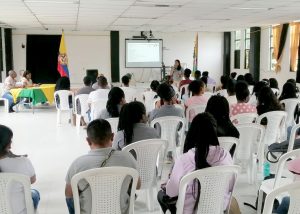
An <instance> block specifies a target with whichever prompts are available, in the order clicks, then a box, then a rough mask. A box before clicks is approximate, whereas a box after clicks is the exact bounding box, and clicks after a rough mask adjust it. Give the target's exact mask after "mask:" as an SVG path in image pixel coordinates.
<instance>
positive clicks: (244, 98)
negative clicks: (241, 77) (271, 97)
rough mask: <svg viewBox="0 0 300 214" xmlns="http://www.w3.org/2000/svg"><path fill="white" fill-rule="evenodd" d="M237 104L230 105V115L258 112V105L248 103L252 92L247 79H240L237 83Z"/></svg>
mask: <svg viewBox="0 0 300 214" xmlns="http://www.w3.org/2000/svg"><path fill="white" fill-rule="evenodd" d="M235 91H236V94H235V95H236V99H237V104H233V105H231V106H230V116H234V115H237V114H242V113H256V106H254V105H251V104H250V103H248V101H249V99H250V97H249V95H250V92H249V89H248V84H247V82H245V81H238V82H237V83H236V85H235Z"/></svg>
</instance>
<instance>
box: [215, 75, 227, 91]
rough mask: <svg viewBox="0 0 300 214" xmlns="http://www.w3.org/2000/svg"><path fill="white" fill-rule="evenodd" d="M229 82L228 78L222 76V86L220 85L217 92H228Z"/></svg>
mask: <svg viewBox="0 0 300 214" xmlns="http://www.w3.org/2000/svg"><path fill="white" fill-rule="evenodd" d="M228 80H229V77H228V76H226V75H222V76H221V78H220V82H221V85H219V86H218V87H217V89H216V90H217V91H220V90H226V89H227V83H228Z"/></svg>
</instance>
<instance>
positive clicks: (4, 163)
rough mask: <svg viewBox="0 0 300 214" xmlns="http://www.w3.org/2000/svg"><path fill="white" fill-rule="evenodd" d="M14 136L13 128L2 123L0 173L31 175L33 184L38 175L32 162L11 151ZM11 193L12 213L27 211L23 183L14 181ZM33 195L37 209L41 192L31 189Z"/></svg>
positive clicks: (0, 126)
mask: <svg viewBox="0 0 300 214" xmlns="http://www.w3.org/2000/svg"><path fill="white" fill-rule="evenodd" d="M12 138H13V132H12V130H11V129H10V128H8V127H6V126H4V125H0V173H1V172H7V173H17V174H22V175H26V176H28V177H30V182H31V183H32V184H33V183H34V182H35V181H36V176H35V171H34V168H33V166H32V163H31V162H30V160H29V159H28V158H27V157H26V156H21V155H15V154H13V153H12V152H11V150H10V149H11V144H12ZM10 193H11V195H10V197H11V199H10V202H11V208H12V213H26V206H25V200H24V190H23V188H22V185H20V184H18V183H14V184H13V185H12V186H11V190H10ZM31 195H32V200H33V205H34V208H35V209H36V208H37V206H38V203H39V200H40V194H39V192H38V191H37V190H31ZM1 197H3V196H1Z"/></svg>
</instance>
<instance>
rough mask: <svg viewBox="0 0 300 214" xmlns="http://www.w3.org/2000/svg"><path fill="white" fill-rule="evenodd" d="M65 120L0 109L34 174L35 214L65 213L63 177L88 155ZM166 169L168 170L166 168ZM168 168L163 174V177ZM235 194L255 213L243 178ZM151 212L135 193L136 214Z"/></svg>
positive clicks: (48, 112)
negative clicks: (37, 193)
mask: <svg viewBox="0 0 300 214" xmlns="http://www.w3.org/2000/svg"><path fill="white" fill-rule="evenodd" d="M65 116H66V117H65V118H64V119H63V120H62V121H63V124H62V125H61V126H57V125H56V110H55V108H54V107H48V108H43V109H37V110H36V111H35V113H34V114H32V112H31V111H30V110H23V111H21V112H19V113H12V114H7V113H4V112H3V108H2V107H0V124H4V125H7V126H9V127H10V128H11V129H12V130H13V132H14V138H13V145H12V149H13V151H14V152H15V153H16V154H28V157H29V158H30V159H31V161H32V163H33V165H34V167H35V170H36V174H37V182H36V184H34V185H33V186H34V188H36V189H38V190H39V191H40V193H41V202H40V206H39V210H38V213H39V214H66V213H68V211H67V207H66V205H65V198H64V187H65V181H64V179H65V175H66V171H67V169H68V167H69V165H70V164H71V162H72V161H73V160H74V159H75V158H77V157H78V156H80V155H82V154H85V153H87V152H88V150H89V147H88V145H87V143H86V142H85V131H83V130H81V132H80V133H79V134H78V133H77V132H76V129H75V127H73V126H71V125H70V124H68V122H67V114H66V115H65ZM166 168H170V166H167V167H166ZM167 173H168V169H166V170H165V171H164V174H165V176H163V177H166V175H167ZM235 195H236V197H237V199H238V202H239V204H240V206H241V210H242V213H245V214H250V213H255V212H254V210H252V209H251V208H248V207H245V206H244V205H243V202H248V203H249V202H250V203H252V204H253V203H254V201H255V198H256V188H255V185H252V186H251V185H248V184H247V182H246V177H245V175H241V176H240V177H239V180H238V183H237V186H236V190H235ZM155 203H156V209H155V211H154V212H147V209H146V204H145V194H144V193H143V192H140V193H139V192H138V199H137V201H136V205H135V208H136V213H160V211H159V205H158V203H157V202H156V195H155Z"/></svg>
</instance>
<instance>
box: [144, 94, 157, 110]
mask: <svg viewBox="0 0 300 214" xmlns="http://www.w3.org/2000/svg"><path fill="white" fill-rule="evenodd" d="M155 95H157V93H155V92H154V91H145V92H144V93H143V96H144V98H145V100H144V104H145V107H146V112H150V111H152V110H153V109H154V108H153V102H154V100H155V98H154V97H155Z"/></svg>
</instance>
